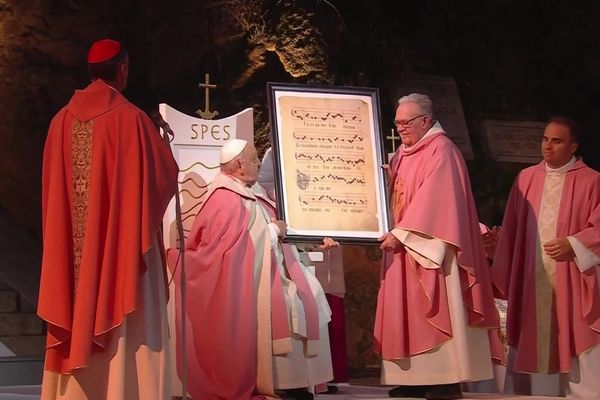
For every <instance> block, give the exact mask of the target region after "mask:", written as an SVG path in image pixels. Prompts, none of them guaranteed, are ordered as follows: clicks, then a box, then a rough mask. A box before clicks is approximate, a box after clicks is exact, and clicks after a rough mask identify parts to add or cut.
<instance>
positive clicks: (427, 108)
mask: <svg viewBox="0 0 600 400" xmlns="http://www.w3.org/2000/svg"><path fill="white" fill-rule="evenodd" d="M402 103H415V104H416V105H418V106H419V110H420V112H421V114H425V115H427V116H428V117H429V119H433V102H432V101H431V99H430V98H429V96H427V95H425V94H421V93H411V94H409V95H407V96H403V97H400V99H398V105H400V104H402Z"/></svg>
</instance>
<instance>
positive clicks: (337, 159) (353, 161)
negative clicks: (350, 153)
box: [294, 152, 365, 166]
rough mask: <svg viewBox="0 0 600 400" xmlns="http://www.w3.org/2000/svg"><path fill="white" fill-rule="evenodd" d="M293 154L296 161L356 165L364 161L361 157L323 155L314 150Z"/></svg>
mask: <svg viewBox="0 0 600 400" xmlns="http://www.w3.org/2000/svg"><path fill="white" fill-rule="evenodd" d="M294 156H295V157H296V160H298V161H312V160H321V161H322V162H324V163H334V164H348V165H352V166H357V165H360V164H364V163H365V160H364V158H362V157H342V156H333V155H332V156H323V155H321V154H320V153H314V152H303V153H295V154H294Z"/></svg>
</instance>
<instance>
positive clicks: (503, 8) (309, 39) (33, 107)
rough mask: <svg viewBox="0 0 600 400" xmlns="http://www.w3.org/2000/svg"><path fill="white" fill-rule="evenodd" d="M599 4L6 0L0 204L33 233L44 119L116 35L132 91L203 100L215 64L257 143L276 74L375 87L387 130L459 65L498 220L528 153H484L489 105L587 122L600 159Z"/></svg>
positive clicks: (150, 98) (594, 156) (484, 208)
mask: <svg viewBox="0 0 600 400" xmlns="http://www.w3.org/2000/svg"><path fill="white" fill-rule="evenodd" d="M599 4H600V2H597V1H578V0H546V1H541V0H531V1H509V0H503V1H502V0H501V1H464V2H446V1H434V0H419V1H399V0H389V1H385V0H369V1H342V0H329V1H323V0H303V1H292V0H279V1H276V0H272V1H268V0H265V1H259V0H232V1H226V0H223V1H191V0H190V1H182V0H171V1H168V2H165V1H147V0H128V1H108V0H96V1H75V0H71V1H66V0H65V1H57V0H54V1H53V0H0V85H1V86H0V87H1V90H0V105H1V107H2V108H1V112H2V114H1V115H2V118H0V176H1V179H0V212H1V214H0V215H2V217H3V218H8V219H10V221H12V222H11V223H12V224H13V225H14V226H15V227H17V228H18V232H20V233H22V234H26V235H29V236H30V237H33V238H34V239H36V240H37V239H39V236H40V211H39V209H40V171H41V158H42V151H43V144H44V140H45V136H46V130H47V127H48V123H49V121H50V119H51V118H52V116H53V115H54V113H56V112H57V111H58V110H59V109H60V108H61V107H62V106H63V105H64V104H65V103H66V102H67V101H68V99H69V98H70V96H71V95H72V93H73V90H75V89H78V88H82V87H84V86H86V84H87V75H86V70H85V54H86V51H87V49H88V47H89V46H90V44H91V43H92V42H93V41H95V40H97V39H99V38H102V37H112V38H115V39H118V40H121V41H122V42H123V43H124V44H125V46H126V47H127V48H128V50H129V53H130V59H131V68H130V85H129V87H128V89H127V90H126V91H125V95H126V96H127V97H128V98H129V99H130V100H132V101H133V102H134V103H136V104H138V105H139V106H140V107H142V108H144V109H151V108H155V107H156V106H157V105H158V104H159V103H161V102H166V103H169V104H170V105H172V106H173V107H175V108H178V109H179V110H181V111H183V112H186V113H188V114H192V115H193V114H194V112H195V111H196V110H197V109H199V108H204V93H203V91H201V90H200V89H199V88H198V83H199V82H201V81H203V80H204V73H210V75H211V80H212V81H213V82H215V83H216V84H217V85H218V89H217V90H215V91H212V94H211V108H212V109H217V110H218V111H219V112H220V116H227V115H231V114H234V113H236V112H238V111H240V110H241V109H243V108H245V107H248V106H253V107H254V108H255V117H256V118H255V119H256V121H255V135H256V136H257V141H258V145H259V147H260V148H264V146H266V144H267V141H268V125H267V124H268V117H267V115H268V113H267V108H266V92H265V84H266V82H267V81H279V82H300V83H303V82H309V83H320V84H336V85H354V86H371V87H377V88H379V90H380V98H381V109H382V124H383V128H384V132H389V129H390V128H391V127H392V126H391V121H392V120H393V114H394V104H395V101H396V99H397V96H398V93H397V92H398V87H399V84H400V82H401V81H402V80H403V79H404V78H406V77H407V76H410V75H412V74H426V75H437V76H447V77H452V78H454V79H455V80H456V83H457V85H458V89H459V93H460V97H461V100H462V105H463V109H464V113H465V118H466V120H467V124H468V128H469V133H470V136H471V141H472V143H473V147H474V151H475V159H474V160H472V161H469V168H470V172H471V178H472V180H473V187H474V192H475V195H476V199H477V202H478V207H479V211H480V217H481V219H482V221H484V222H486V223H488V224H498V223H500V222H501V217H502V212H503V204H504V201H505V198H506V195H507V191H508V190H509V188H510V186H511V184H512V180H513V179H514V176H515V173H516V172H517V171H518V170H519V169H520V168H522V167H523V166H522V165H504V164H499V163H496V162H495V161H494V160H492V159H490V158H489V157H488V156H487V155H486V154H485V152H484V151H483V149H482V143H481V134H482V127H481V121H482V120H484V119H485V118H493V119H513V120H521V119H522V120H537V121H545V120H546V119H547V118H548V117H549V116H551V115H554V114H562V115H568V116H571V117H573V118H575V119H576V120H578V121H579V122H580V124H581V125H582V127H583V131H584V141H583V143H582V146H581V147H582V154H583V156H584V159H585V160H586V161H587V162H588V164H590V165H591V166H593V167H596V168H598V167H600V157H598V152H597V148H598V137H597V135H596V126H598V124H599V123H600V101H599V97H598V93H599V90H598V89H599V84H600V76H599V72H598V71H600V24H599V23H598V21H599V20H600V8H599ZM388 146H389V143H388ZM20 233H19V234H20Z"/></svg>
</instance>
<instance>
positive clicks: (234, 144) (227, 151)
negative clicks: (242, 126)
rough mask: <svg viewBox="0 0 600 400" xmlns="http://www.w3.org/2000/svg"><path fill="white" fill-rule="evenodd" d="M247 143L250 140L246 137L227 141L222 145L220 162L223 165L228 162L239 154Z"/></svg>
mask: <svg viewBox="0 0 600 400" xmlns="http://www.w3.org/2000/svg"><path fill="white" fill-rule="evenodd" d="M247 145H248V141H247V140H244V139H232V140H230V141H229V142H227V143H225V145H224V146H223V147H221V154H220V155H219V162H220V163H221V165H223V164H227V163H228V162H229V161H231V160H233V159H234V158H236V157H237V156H239V155H240V154H241V153H242V151H244V149H245V148H246V146H247Z"/></svg>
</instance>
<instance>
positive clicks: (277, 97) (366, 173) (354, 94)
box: [267, 83, 390, 243]
mask: <svg viewBox="0 0 600 400" xmlns="http://www.w3.org/2000/svg"><path fill="white" fill-rule="evenodd" d="M267 94H268V98H269V107H270V123H271V139H272V144H273V162H274V171H275V180H276V183H275V187H276V196H277V211H278V216H279V218H280V219H281V220H283V221H284V222H285V223H286V224H287V232H286V240H288V241H299V242H302V241H320V240H322V238H323V237H324V236H329V237H333V238H335V239H336V240H338V241H340V242H344V243H369V242H376V240H377V238H379V237H381V236H382V235H383V234H384V233H385V232H388V231H389V226H390V223H389V221H390V219H389V212H388V205H387V200H388V195H387V185H386V177H384V171H383V169H382V168H381V165H382V164H384V163H385V162H384V160H385V158H384V148H383V143H382V138H383V135H382V133H381V125H380V110H379V93H378V90H377V89H375V88H357V87H324V86H309V85H299V84H284V83H268V84H267Z"/></svg>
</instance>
